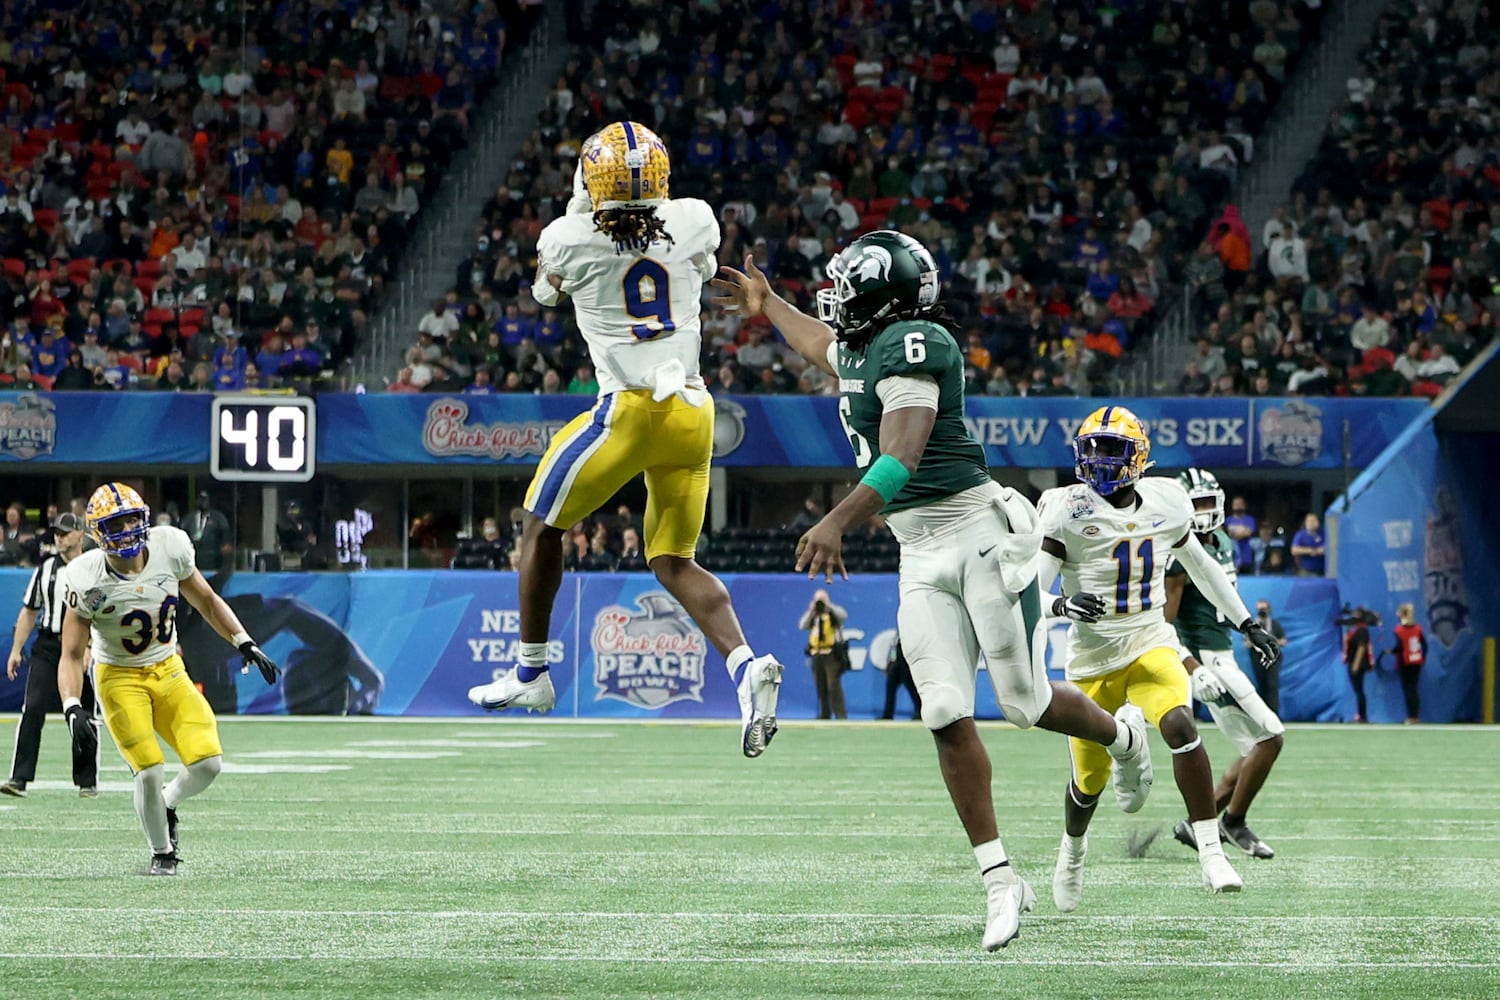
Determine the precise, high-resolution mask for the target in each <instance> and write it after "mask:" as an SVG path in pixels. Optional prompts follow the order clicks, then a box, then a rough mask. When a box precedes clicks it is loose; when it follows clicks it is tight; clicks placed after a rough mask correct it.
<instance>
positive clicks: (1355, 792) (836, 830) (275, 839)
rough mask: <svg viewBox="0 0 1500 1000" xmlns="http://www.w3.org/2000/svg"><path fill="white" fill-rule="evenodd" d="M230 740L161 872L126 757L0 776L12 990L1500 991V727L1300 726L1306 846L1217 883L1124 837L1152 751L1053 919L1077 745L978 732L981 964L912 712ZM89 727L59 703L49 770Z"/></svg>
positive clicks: (1164, 783)
mask: <svg viewBox="0 0 1500 1000" xmlns="http://www.w3.org/2000/svg"><path fill="white" fill-rule="evenodd" d="M0 727H3V728H0V732H3V733H4V734H5V736H6V737H8V736H9V733H10V732H11V730H12V727H11V726H10V725H9V724H8V720H0ZM222 727H223V736H224V744H225V746H226V748H227V754H226V765H225V773H224V774H223V776H222V777H221V778H220V779H219V782H218V783H217V785H215V787H214V788H212V789H211V790H210V791H209V792H208V793H207V794H205V795H203V796H202V797H200V798H198V799H195V800H193V801H191V802H190V803H188V804H187V805H186V806H184V807H183V809H182V854H183V856H184V857H185V859H186V860H185V862H184V865H183V874H182V875H181V876H179V877H178V878H177V879H175V880H171V879H148V878H145V877H142V876H141V875H140V874H139V873H140V872H141V871H142V870H143V869H144V868H145V865H146V862H147V861H148V857H147V853H146V850H145V847H144V845H143V841H142V837H141V834H140V832H139V829H138V827H137V824H136V819H135V814H134V811H133V809H132V806H131V799H130V794H129V791H128V789H129V785H128V783H127V782H128V775H127V773H126V771H125V768H124V765H123V764H122V763H121V762H120V761H119V759H118V757H117V756H115V755H114V752H113V749H112V747H110V746H108V745H106V750H105V753H106V758H105V759H106V762H107V767H106V771H105V774H104V779H105V780H104V794H102V795H101V796H100V797H99V798H98V799H95V800H80V799H78V798H77V797H76V796H75V795H74V794H73V793H72V790H71V789H70V788H68V787H67V786H66V784H65V782H63V781H62V780H44V781H43V782H42V783H41V785H40V787H38V786H33V791H32V795H31V797H30V798H28V799H26V800H24V801H21V800H14V799H0V870H3V872H4V876H5V878H4V882H3V887H4V897H3V899H0V997H6V998H22V997H24V998H28V1000H29V998H37V997H51V996H80V997H134V996H141V997H162V998H165V997H192V998H214V1000H233V998H239V997H246V996H252V995H259V996H298V997H324V996H327V997H334V996H339V997H342V996H349V997H443V998H445V1000H457V998H460V997H532V996H558V997H563V996H566V997H606V996H669V995H672V996H701V997H741V996H744V997H793V996H849V997H861V998H865V997H875V996H903V997H959V996H975V997H1048V998H1051V997H1106V998H1116V997H1186V996H1205V997H1208V996H1222V997H1230V998H1235V1000H1239V998H1250V997H1278V998H1300V997H1312V996H1330V997H1333V996H1337V997H1341V998H1347V997H1377V996H1378V997H1403V996H1413V997H1415V996H1420V997H1423V998H1436V997H1474V998H1477V997H1486V996H1488V997H1494V996H1500V797H1497V795H1496V792H1495V778H1496V775H1497V773H1500V771H1497V763H1496V762H1497V761H1500V731H1495V730H1480V729H1475V728H1469V729H1441V728H1425V727H1406V728H1401V727H1395V728H1385V727H1360V728H1355V727H1347V728H1321V727H1313V728H1307V729H1293V730H1292V731H1291V732H1290V733H1289V734H1288V736H1287V747H1286V751H1285V752H1284V754H1283V755H1282V761H1281V766H1280V769H1279V770H1278V771H1277V773H1276V774H1275V775H1274V776H1273V777H1272V784H1271V786H1270V787H1269V788H1268V790H1267V791H1266V793H1265V794H1264V795H1263V797H1262V801H1261V802H1260V803H1259V808H1257V810H1256V811H1255V813H1254V815H1253V821H1254V825H1255V826H1256V828H1257V829H1258V831H1259V832H1260V833H1261V834H1262V836H1264V837H1265V838H1266V839H1267V840H1268V841H1270V842H1271V843H1272V844H1273V845H1274V846H1275V847H1276V848H1277V850H1278V852H1279V856H1278V857H1277V858H1276V860H1274V861H1269V862H1254V861H1252V860H1250V859H1249V858H1245V857H1243V856H1242V855H1239V854H1238V853H1235V855H1234V860H1235V862H1236V864H1237V865H1238V866H1239V868H1240V871H1241V873H1242V874H1243V875H1244V877H1245V892H1244V893H1243V894H1241V895H1238V896H1220V897H1214V896H1209V895H1208V894H1206V893H1204V892H1203V891H1202V890H1201V889H1200V888H1199V883H1198V869H1197V864H1196V862H1195V860H1194V859H1193V857H1192V856H1191V855H1190V854H1189V853H1188V852H1187V851H1185V850H1184V849H1183V848H1181V847H1180V846H1178V845H1177V844H1176V843H1175V842H1173V841H1172V840H1171V839H1170V835H1165V836H1163V837H1162V838H1161V839H1158V840H1157V841H1156V842H1155V844H1154V845H1153V846H1152V847H1151V848H1150V850H1149V852H1148V856H1147V857H1146V858H1144V859H1139V860H1129V859H1127V858H1126V857H1125V843H1126V838H1127V835H1128V834H1129V833H1130V832H1131V831H1146V830H1150V829H1153V828H1165V827H1167V826H1168V825H1169V824H1170V823H1171V822H1173V821H1174V820H1175V819H1177V817H1178V815H1179V810H1180V808H1181V806H1180V800H1179V799H1178V798H1177V795H1176V792H1175V789H1174V787H1173V786H1172V783H1171V778H1170V763H1169V758H1168V755H1167V753H1166V750H1165V747H1164V746H1162V745H1161V744H1160V743H1159V742H1158V743H1157V744H1156V748H1157V751H1158V753H1157V761H1158V770H1157V786H1156V790H1155V793H1154V796H1153V799H1152V801H1151V803H1149V804H1148V805H1147V807H1146V809H1145V810H1144V811H1143V812H1141V813H1139V814H1138V815H1136V816H1132V817H1126V816H1123V815H1122V814H1120V813H1118V812H1116V811H1114V810H1112V809H1109V808H1101V810H1100V813H1099V817H1098V819H1097V820H1096V822H1095V825H1094V833H1093V837H1092V840H1093V853H1092V856H1091V858H1090V868H1089V881H1088V890H1087V894H1086V896H1085V899H1084V904H1083V907H1082V908H1081V909H1080V910H1079V911H1078V912H1077V913H1076V914H1073V915H1069V916H1060V915H1058V914H1057V913H1056V911H1055V910H1054V909H1053V907H1052V902H1051V890H1050V872H1051V865H1052V860H1053V852H1054V850H1055V846H1056V841H1057V835H1058V824H1059V812H1060V805H1061V803H1060V800H1061V796H1062V792H1063V786H1064V782H1065V781H1066V776H1067V763H1066V761H1067V755H1066V750H1065V747H1064V744H1063V743H1062V741H1061V739H1060V738H1058V737H1055V736H1052V735H1050V734H1045V733H1040V732H1034V733H1020V732H1016V731H1014V730H1011V729H1008V728H1004V727H998V726H997V727H989V728H986V730H985V733H986V739H987V741H988V743H989V746H990V750H991V754H992V756H993V757H994V759H995V764H996V781H995V786H996V799H997V804H998V807H999V811H1000V818H1001V831H1002V834H1003V836H1004V837H1005V841H1006V845H1007V847H1008V848H1009V850H1010V853H1011V856H1012V858H1013V859H1014V860H1015V863H1016V865H1017V867H1018V868H1019V870H1020V871H1021V873H1022V874H1023V875H1025V876H1028V877H1030V878H1031V879H1032V880H1033V883H1034V884H1035V885H1036V887H1037V891H1038V897H1039V904H1038V907H1037V911H1036V912H1035V913H1033V914H1032V915H1031V916H1030V917H1028V918H1027V919H1026V920H1025V921H1024V922H1023V924H1022V936H1021V938H1020V939H1019V940H1018V941H1016V942H1015V943H1013V944H1012V945H1011V946H1010V947H1009V948H1008V949H1006V950H1005V951H1002V952H1000V953H998V954H995V955H986V954H984V953H982V952H980V951H979V937H980V932H981V929H982V928H981V924H982V918H983V912H984V911H983V905H984V901H983V896H982V892H981V890H980V885H979V881H978V878H977V875H976V874H975V871H974V863H973V856H972V855H971V854H970V852H969V850H968V847H967V845H966V843H965V842H964V840H963V838H962V836H961V833H960V830H959V828H958V825H957V821H956V820H955V819H954V817H953V814H952V809H951V807H950V805H949V803H948V801H947V797H946V794H945V793H944V791H943V788H942V786H941V783H940V780H939V777H938V773H937V768H936V765H935V762H934V755H933V751H932V747H931V739H930V737H928V735H927V734H926V732H925V730H923V729H921V728H920V727H918V726H917V725H915V724H911V723H899V724H891V723H887V724H884V725H871V724H854V725H837V724H835V725H822V726H812V725H802V726H797V725H794V726H789V727H787V728H784V729H783V730H782V733H781V734H780V736H778V737H777V740H776V743H775V744H774V745H773V746H772V748H771V750H770V752H769V753H768V754H767V755H766V756H765V757H763V758H761V759H760V760H756V761H748V760H745V759H743V758H742V757H740V756H739V754H738V747H737V736H738V733H737V732H736V731H735V730H734V729H733V728H731V727H728V726H721V725H704V726H673V725H649V724H648V725H578V724H565V723H558V724H546V723H536V722H526V721H524V720H521V719H494V720H481V721H480V722H478V723H473V722H465V723H444V722H431V723H426V722H423V723H403V722H326V723H325V722H258V721H237V720H226V721H224V722H223V723H222ZM1206 738H1207V740H1208V746H1209V752H1210V753H1211V754H1213V755H1215V756H1216V759H1217V760H1218V761H1219V762H1220V764H1222V762H1223V761H1224V760H1225V759H1226V758H1227V744H1226V743H1225V742H1224V741H1223V740H1222V738H1221V737H1219V736H1218V734H1217V733H1213V732H1209V733H1208V734H1207V737H1206ZM0 742H3V740H0ZM65 742H66V733H65V730H64V729H63V727H62V725H61V723H60V722H54V723H49V725H48V730H47V734H46V737H45V741H44V746H43V765H42V772H43V773H42V777H43V779H64V778H66V776H67V770H66V763H65V750H66V747H65ZM169 770H170V769H169Z"/></svg>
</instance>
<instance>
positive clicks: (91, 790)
mask: <svg viewBox="0 0 1500 1000" xmlns="http://www.w3.org/2000/svg"><path fill="white" fill-rule="evenodd" d="M78 797H79V798H80V799H97V798H98V797H99V786H98V785H80V786H79V788H78Z"/></svg>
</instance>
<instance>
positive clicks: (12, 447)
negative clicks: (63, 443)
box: [0, 392, 57, 459]
mask: <svg viewBox="0 0 1500 1000" xmlns="http://www.w3.org/2000/svg"><path fill="white" fill-rule="evenodd" d="M56 447H57V407H56V406H55V405H54V404H53V402H52V401H51V400H50V399H44V398H43V397H41V396H37V395H35V394H33V393H29V392H28V393H26V394H25V395H23V396H20V397H18V398H17V399H16V400H15V402H4V403H0V456H8V457H10V458H20V459H27V458H36V457H37V456H38V455H50V454H52V452H53V450H54V449H55V448H56Z"/></svg>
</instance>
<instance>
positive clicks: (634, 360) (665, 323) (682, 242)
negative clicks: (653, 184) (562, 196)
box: [534, 198, 719, 401]
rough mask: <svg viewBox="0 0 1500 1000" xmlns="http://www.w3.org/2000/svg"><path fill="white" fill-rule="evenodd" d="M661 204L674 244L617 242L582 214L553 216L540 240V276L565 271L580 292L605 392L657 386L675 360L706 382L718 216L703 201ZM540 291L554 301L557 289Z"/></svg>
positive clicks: (690, 380)
mask: <svg viewBox="0 0 1500 1000" xmlns="http://www.w3.org/2000/svg"><path fill="white" fill-rule="evenodd" d="M655 206H656V214H657V217H658V218H660V219H661V221H662V226H663V228H664V229H665V230H666V232H667V235H668V236H670V237H671V240H670V241H668V240H665V239H661V240H658V241H657V242H655V243H652V244H651V245H650V246H647V247H645V248H644V249H641V248H632V247H625V248H618V247H616V246H615V242H614V240H612V239H610V238H609V237H608V236H606V235H605V234H603V233H601V232H599V231H598V230H597V229H596V228H595V227H594V216H593V215H592V214H588V213H582V214H577V215H564V216H562V217H561V218H558V219H554V220H553V221H552V222H551V223H549V224H548V225H547V228H546V229H543V230H542V235H541V238H540V240H539V241H538V242H537V257H538V259H539V266H538V272H539V279H540V281H541V282H545V281H546V280H547V278H546V275H547V273H551V274H555V275H557V276H558V277H560V278H561V279H562V291H563V292H566V293H567V294H568V295H569V296H571V297H572V299H573V306H574V309H575V310H576V316H577V320H578V329H579V331H580V332H581V333H582V334H583V339H584V340H585V341H587V342H588V347H589V356H590V357H591V358H592V359H593V361H594V368H595V370H596V372H597V373H598V377H599V391H600V393H601V394H603V393H610V392H618V391H619V390H621V389H655V388H657V380H656V373H657V370H658V369H659V368H660V366H662V365H663V364H667V363H669V362H671V361H677V362H679V363H680V364H681V365H682V371H683V373H684V375H685V381H686V383H687V384H688V385H691V386H695V387H697V388H699V389H701V388H702V387H703V379H702V376H701V375H700V374H699V361H698V354H699V350H700V344H701V341H702V336H703V335H702V326H701V324H700V323H699V320H698V315H699V313H700V312H701V311H702V308H703V306H702V296H703V283H704V282H705V281H707V280H708V279H709V278H712V277H713V276H714V274H715V273H716V272H717V271H718V269H719V262H718V258H717V257H716V256H715V255H716V254H717V253H718V250H719V220H718V219H717V218H716V217H715V215H714V211H713V209H712V208H710V207H709V206H708V204H707V203H706V202H703V201H699V200H698V199H697V198H673V199H671V200H669V201H660V202H656V203H655ZM534 294H535V295H536V297H537V300H538V301H540V302H543V303H548V302H551V301H553V298H552V296H553V294H554V293H553V292H552V289H551V288H550V287H540V286H539V287H537V288H536V289H535V291H534ZM700 401H701V400H700Z"/></svg>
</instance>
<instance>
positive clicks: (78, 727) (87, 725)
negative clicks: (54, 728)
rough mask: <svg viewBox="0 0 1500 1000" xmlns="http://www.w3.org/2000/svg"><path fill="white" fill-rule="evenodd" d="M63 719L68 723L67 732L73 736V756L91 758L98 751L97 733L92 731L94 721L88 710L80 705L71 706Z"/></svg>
mask: <svg viewBox="0 0 1500 1000" xmlns="http://www.w3.org/2000/svg"><path fill="white" fill-rule="evenodd" d="M63 718H64V719H66V720H67V722H68V732H70V733H72V734H73V756H74V757H79V758H82V757H92V756H94V753H95V752H96V751H97V750H98V749H99V733H98V732H97V731H96V730H95V729H94V720H93V719H92V718H90V714H89V710H88V709H86V708H84V707H83V706H82V705H73V706H71V707H70V708H69V709H68V710H67V712H66V713H64V714H63Z"/></svg>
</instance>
